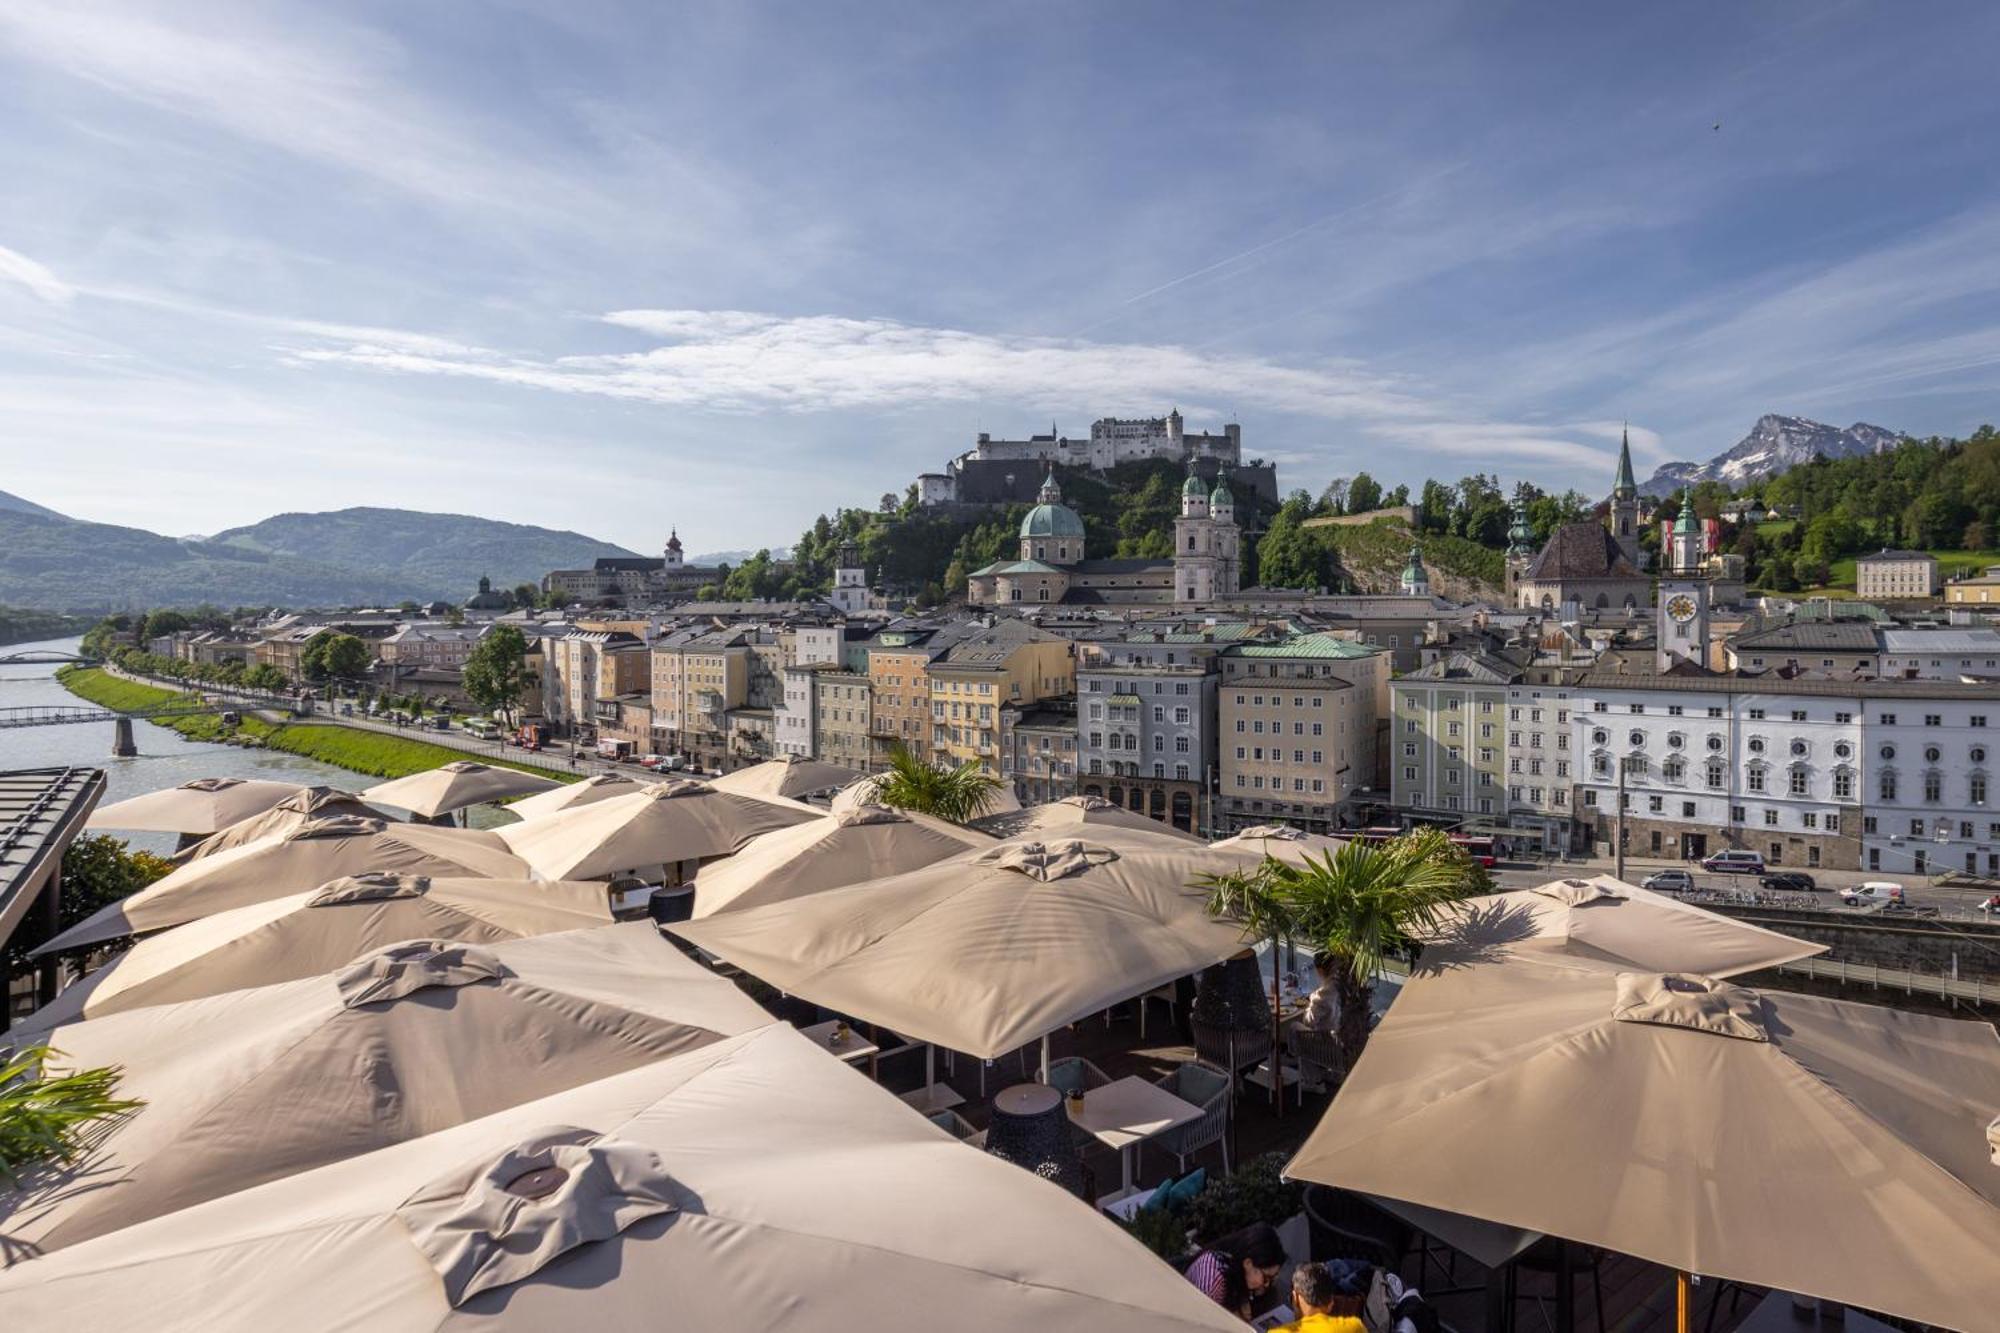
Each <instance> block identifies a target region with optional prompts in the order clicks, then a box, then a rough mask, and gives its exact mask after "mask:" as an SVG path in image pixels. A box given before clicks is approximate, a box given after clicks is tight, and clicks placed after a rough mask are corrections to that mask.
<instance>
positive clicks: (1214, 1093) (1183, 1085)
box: [1140, 1060, 1230, 1175]
mask: <svg viewBox="0 0 2000 1333" xmlns="http://www.w3.org/2000/svg"><path fill="white" fill-rule="evenodd" d="M1154 1082H1156V1083H1157V1084H1159V1086H1161V1087H1163V1088H1165V1089H1166V1090H1167V1091H1168V1092H1171V1093H1172V1094H1174V1096H1176V1097H1178V1098H1180V1099H1181V1100H1182V1101H1184V1102H1192V1103H1193V1104H1194V1105H1196V1106H1199V1107H1200V1108H1201V1118H1200V1119H1198V1120H1190V1121H1188V1122H1187V1123H1186V1124H1185V1125H1176V1126H1174V1127H1173V1128H1172V1129H1169V1130H1166V1131H1165V1132H1163V1133H1160V1134H1156V1135H1154V1136H1153V1137H1152V1138H1151V1139H1149V1140H1148V1141H1147V1142H1149V1143H1152V1144H1154V1145H1156V1146H1158V1147H1161V1148H1164V1149H1166V1150H1167V1151H1168V1152H1170V1153H1172V1154H1173V1155H1174V1158H1175V1160H1176V1161H1177V1162H1179V1164H1180V1166H1179V1169H1180V1170H1181V1171H1182V1172H1183V1173H1185V1172H1186V1171H1187V1159H1188V1156H1189V1154H1191V1153H1194V1152H1196V1151H1198V1150H1199V1149H1202V1148H1206V1147H1207V1146H1208V1145H1209V1144H1211V1143H1219V1144H1221V1145H1222V1173H1223V1174H1224V1175H1228V1174H1229V1171H1230V1166H1229V1090H1230V1082H1229V1075H1228V1074H1226V1073H1224V1072H1223V1071H1222V1070H1220V1069H1218V1068H1216V1067H1215V1066H1214V1065H1211V1064H1205V1063H1203V1062H1202V1061H1200V1060H1190V1061H1188V1062H1187V1063H1186V1064H1184V1065H1181V1066H1180V1067H1178V1068H1177V1069H1175V1070H1174V1071H1173V1072H1172V1073H1170V1074H1167V1075H1165V1076H1164V1077H1162V1078H1158V1079H1155V1080H1154ZM1140 1151H1141V1152H1142V1153H1143V1152H1144V1151H1145V1149H1144V1147H1143V1145H1142V1146H1141V1148H1140Z"/></svg>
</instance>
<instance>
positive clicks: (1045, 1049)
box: [1042, 1032, 1049, 1085]
mask: <svg viewBox="0 0 2000 1333" xmlns="http://www.w3.org/2000/svg"><path fill="white" fill-rule="evenodd" d="M1048 1081H1049V1034H1048V1033H1046V1032H1044V1033H1043V1034H1042V1082H1043V1084H1044V1085H1046V1084H1047V1083H1048Z"/></svg>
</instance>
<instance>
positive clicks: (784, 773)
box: [708, 754, 861, 800]
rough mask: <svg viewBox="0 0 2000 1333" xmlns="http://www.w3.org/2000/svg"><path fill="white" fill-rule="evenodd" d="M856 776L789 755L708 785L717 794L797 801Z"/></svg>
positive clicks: (740, 770) (745, 769)
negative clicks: (733, 793) (725, 792)
mask: <svg viewBox="0 0 2000 1333" xmlns="http://www.w3.org/2000/svg"><path fill="white" fill-rule="evenodd" d="M859 776H861V775H860V774H858V773H856V772H855V771H854V770H853V769H851V768H839V767H836V766H835V765H833V764H822V763H820V762H819V761H818V760H816V759H801V758H799V757H798V756H797V755H789V754H788V755H786V756H785V757H784V758H782V759H771V760H767V761H765V762H764V763H761V764H752V765H750V766H749V767H748V768H739V769H737V770H736V771H735V772H734V773H725V774H724V775H723V776H721V777H719V778H713V779H711V780H710V781H709V784H708V785H709V786H711V787H713V788H715V789H716V790H717V791H733V792H735V793H737V794H738V795H741V796H786V797H790V798H791V799H793V800H797V799H798V798H800V797H801V796H806V795H809V794H811V793H813V792H817V791H826V790H827V789H828V788H830V787H845V786H847V785H848V784H849V783H851V782H853V781H854V779H855V778H857V777H859Z"/></svg>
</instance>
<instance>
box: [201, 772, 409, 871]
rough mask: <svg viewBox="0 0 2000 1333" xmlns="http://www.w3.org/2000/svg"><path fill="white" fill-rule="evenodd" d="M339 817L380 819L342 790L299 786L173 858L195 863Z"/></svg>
mask: <svg viewBox="0 0 2000 1333" xmlns="http://www.w3.org/2000/svg"><path fill="white" fill-rule="evenodd" d="M343 816H346V817H349V818H354V819H380V818H382V812H381V811H380V810H377V809H376V808H375V807H374V806H372V805H369V804H368V803H367V802H366V801H364V800H362V799H361V798H360V797H359V796H356V795H355V794H354V793H353V792H351V791H342V790H341V789H340V788H338V787H301V788H300V789H299V790H298V791H296V792H293V793H292V794H291V795H290V796H287V797H286V798H285V799H284V800H282V801H280V802H278V803H277V804H276V805H274V806H272V807H271V808H270V809H269V810H266V811H264V812H263V813H262V814H259V815H252V816H250V817H249V818H248V819H239V820H237V821H236V822H235V823H234V824H231V825H230V826H229V827H228V828H226V829H223V830H222V831H221V832H220V833H212V834H210V835H209V836H208V837H206V838H203V839H202V840H201V841H200V842H198V843H196V844H195V845H194V846H192V847H190V848H188V849H187V850H186V851H184V852H181V853H180V854H179V855H177V856H176V857H175V858H174V859H175V860H176V861H178V862H180V863H182V864H186V863H187V862H189V861H199V860H200V859H201V858H202V857H204V856H213V855H215V854H216V853H217V852H226V851H228V850H229V849H230V848H231V847H241V846H243V845H244V844H245V843H252V842H256V841H258V840H260V839H262V838H275V837H278V836H280V835H282V834H286V833H290V832H291V831H292V830H293V829H295V828H297V827H299V825H301V824H309V823H311V822H312V821H313V820H315V819H338V818H341V817H343Z"/></svg>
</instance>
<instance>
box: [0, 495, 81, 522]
mask: <svg viewBox="0 0 2000 1333" xmlns="http://www.w3.org/2000/svg"><path fill="white" fill-rule="evenodd" d="M0 514H39V515H40V516H41V517H43V518H61V519H67V518H68V517H69V516H68V515H67V514H58V513H57V512H56V511H55V510H53V509H50V508H49V507H48V506H47V505H38V504H36V503H35V502H34V501H33V500H23V499H22V498H21V497H20V496H18V495H9V494H8V493H7V492H6V491H0Z"/></svg>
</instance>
